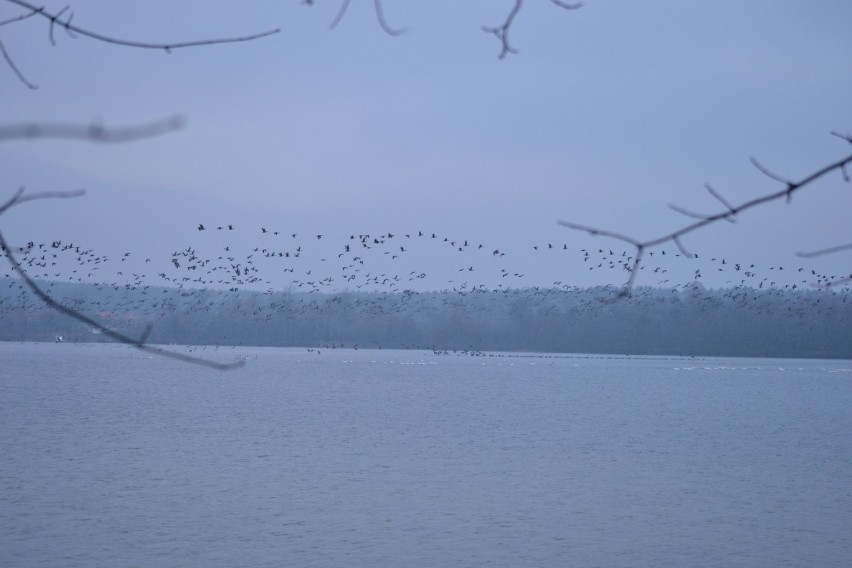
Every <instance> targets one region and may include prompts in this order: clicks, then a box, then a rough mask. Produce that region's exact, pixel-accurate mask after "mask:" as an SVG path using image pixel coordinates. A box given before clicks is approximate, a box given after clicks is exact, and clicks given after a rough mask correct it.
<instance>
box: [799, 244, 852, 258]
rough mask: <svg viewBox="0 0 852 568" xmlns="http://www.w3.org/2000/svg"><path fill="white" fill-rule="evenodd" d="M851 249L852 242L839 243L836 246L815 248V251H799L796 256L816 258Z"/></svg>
mask: <svg viewBox="0 0 852 568" xmlns="http://www.w3.org/2000/svg"><path fill="white" fill-rule="evenodd" d="M849 249H852V243H849V244H848V245H838V246H836V247H829V248H824V249H821V250H815V251H811V252H797V253H796V256H798V257H801V258H814V257H816V256H823V255H826V254H833V253H836V252H841V251H844V250H849Z"/></svg>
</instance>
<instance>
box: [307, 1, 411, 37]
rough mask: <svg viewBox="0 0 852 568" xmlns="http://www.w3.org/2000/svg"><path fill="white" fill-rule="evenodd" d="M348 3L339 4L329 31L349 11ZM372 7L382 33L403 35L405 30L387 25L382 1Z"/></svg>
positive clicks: (309, 4) (308, 4)
mask: <svg viewBox="0 0 852 568" xmlns="http://www.w3.org/2000/svg"><path fill="white" fill-rule="evenodd" d="M349 3H350V0H342V1H341V2H340V8H338V9H337V15H335V16H334V19H333V20H332V21H331V24H329V26H328V27H329V29H332V30H333V29H334V28H336V27H337V26H338V24H340V22H341V21H343V17H344V16H345V15H346V11H347V10H349ZM303 4H306V5H307V6H313V5H314V2H313V0H305V1H304V2H303ZM373 5H374V6H375V9H376V21H377V22H379V27H381V28H382V31H384V32H385V33H386V34H388V35H390V36H394V37H396V36H399V35H402V34H404V33H405V31H406V30H405V28H401V29H398V30H397V29H394V28H392V27H391V26H390V24H388V22H387V20H386V19H385V12H384V8H383V7H382V0H373Z"/></svg>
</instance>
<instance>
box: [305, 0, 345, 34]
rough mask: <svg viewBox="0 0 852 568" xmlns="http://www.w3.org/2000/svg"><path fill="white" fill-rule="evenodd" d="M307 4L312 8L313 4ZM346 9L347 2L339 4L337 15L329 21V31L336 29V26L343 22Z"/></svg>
mask: <svg viewBox="0 0 852 568" xmlns="http://www.w3.org/2000/svg"><path fill="white" fill-rule="evenodd" d="M307 4H308V6H313V2H308V3H307ZM348 9H349V0H343V1H342V2H341V3H340V8H339V9H338V10H337V15H336V16H335V17H334V19H333V20H332V21H331V24H329V26H328V28H329V29H331V30H333V29H334V28H336V27H337V24H339V23H340V22H341V21H342V20H343V16H345V15H346V10H348Z"/></svg>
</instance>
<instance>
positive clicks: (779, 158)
mask: <svg viewBox="0 0 852 568" xmlns="http://www.w3.org/2000/svg"><path fill="white" fill-rule="evenodd" d="M42 3H43V4H45V5H46V6H47V7H48V8H49V9H56V10H59V9H61V8H62V7H63V6H64V5H65V1H64V0H63V2H52V1H48V2H42ZM351 4H352V5H351V6H350V8H349V11H348V13H347V14H346V16H345V18H344V19H343V21H342V22H341V23H340V25H339V26H338V27H337V28H336V29H335V30H329V29H328V28H329V23H330V22H331V21H332V20H333V19H334V17H335V14H336V11H337V8H338V6H339V2H337V1H333V0H317V1H316V2H315V5H314V6H313V7H307V6H304V5H302V2H300V1H298V0H278V1H275V2H272V1H259V2H233V1H232V2H225V1H220V0H210V1H207V2H204V3H190V2H166V1H147V2H131V1H118V0H113V1H111V2H94V1H83V0H80V1H76V2H74V3H73V4H72V9H73V11H74V20H73V21H74V23H75V24H77V25H79V26H82V27H85V28H89V29H91V30H95V31H100V32H102V33H106V34H110V35H113V36H116V37H121V38H127V39H138V40H145V41H153V42H156V41H163V42H173V41H182V40H191V39H204V38H215V37H222V36H229V35H242V34H247V33H253V32H258V31H263V30H266V29H270V28H278V27H280V28H281V32H280V33H279V34H277V35H274V36H272V37H269V38H265V39H261V40H257V41H254V42H250V43H241V44H235V45H223V46H209V47H198V48H190V49H183V50H175V51H173V52H172V53H171V54H166V53H164V52H162V51H156V50H139V49H131V48H126V47H119V46H113V45H107V44H103V43H99V42H96V41H92V40H89V39H86V38H82V37H81V38H78V39H72V38H70V37H68V36H67V35H66V34H65V33H64V32H63V31H61V30H56V31H55V38H56V44H57V45H56V46H55V47H53V46H51V44H50V41H49V36H48V26H47V22H46V21H45V20H43V19H41V18H36V17H33V18H29V19H28V20H26V21H24V22H20V23H16V24H13V25H7V26H4V27H3V28H0V39H2V41H3V44H4V45H5V47H6V49H7V51H8V52H9V55H10V56H11V57H12V58H13V59H14V61H15V63H16V64H17V66H18V67H19V68H20V70H21V71H22V72H23V73H24V74H25V75H26V77H27V78H28V80H30V81H31V82H33V83H35V84H37V85H38V87H39V88H38V89H37V90H30V89H27V88H26V87H25V86H24V85H22V84H21V83H20V82H19V81H18V80H17V79H16V77H15V75H14V73H13V72H12V71H11V70H10V69H9V68H8V67H6V66H5V65H0V86H2V91H0V92H1V93H2V95H0V96H2V99H3V101H2V105H0V122H6V123H8V122H18V121H45V120H47V121H63V122H83V123H86V122H90V121H93V120H96V121H100V122H103V123H105V124H107V125H124V124H129V123H134V122H143V121H146V120H152V119H157V118H162V117H165V116H170V115H174V114H176V113H178V114H182V115H184V116H185V117H186V119H187V126H186V128H184V129H183V130H181V131H180V132H177V133H174V134H170V135H168V136H164V137H161V138H157V139H152V140H147V141H143V142H137V143H133V144H122V145H99V144H89V143H80V142H67V141H39V142H4V143H3V147H2V154H0V167H2V171H3V174H2V177H0V180H2V184H3V185H2V187H0V191H2V192H3V193H6V194H8V193H10V192H12V191H13V190H14V189H15V188H17V187H19V186H20V185H26V186H27V187H28V188H30V189H31V190H33V191H37V190H48V189H50V190H60V189H74V188H77V187H85V188H87V189H88V190H89V193H88V195H87V196H86V197H84V198H82V199H79V200H76V201H75V202H73V203H72V202H70V201H63V202H61V203H59V202H57V203H45V202H39V203H31V204H28V205H27V206H26V208H24V207H23V206H22V207H20V208H18V209H16V210H14V211H11V212H9V213H8V214H7V215H6V216H4V218H3V219H2V227H3V228H4V231H5V233H6V234H7V237H8V238H10V239H12V240H14V241H15V242H16V243H24V242H26V241H28V240H31V239H32V240H36V241H39V240H42V241H44V240H50V239H60V238H63V239H68V240H74V241H76V242H81V243H82V244H83V245H84V246H87V247H91V248H96V249H104V250H105V251H109V252H110V253H111V254H116V253H117V251H119V250H127V251H133V252H134V256H136V255H138V256H151V257H154V261H155V262H154V263H153V264H156V263H157V262H160V261H161V262H165V263H166V264H167V263H168V255H167V252H168V251H170V250H178V249H180V248H185V247H187V246H193V247H198V248H204V247H209V250H210V252H209V253H208V254H210V255H212V254H214V252H215V251H216V250H218V248H217V247H222V246H231V245H233V246H235V247H237V246H239V247H243V248H244V249H245V250H249V249H250V247H251V246H252V245H255V243H256V242H260V241H259V239H260V238H261V237H262V235H261V234H260V227H264V228H269V229H270V230H279V231H280V232H281V233H282V236H283V233H288V234H289V233H290V232H291V231H292V232H296V233H301V234H310V235H315V234H324V235H327V237H326V240H325V241H324V242H328V243H329V244H328V245H327V246H328V247H329V248H328V249H327V250H323V251H319V250H317V253H316V256H315V257H311V258H313V260H311V258H306V259H305V262H306V265H305V266H307V262H309V261H317V262H318V261H319V257H320V256H323V257H326V258H328V257H329V255H332V254H335V251H336V250H337V249H336V248H334V247H337V248H339V246H340V245H341V243H342V240H341V239H343V238H348V234H350V233H361V234H363V233H370V234H375V235H381V234H385V233H387V232H392V233H395V234H398V235H403V234H406V233H408V234H411V235H413V234H415V233H416V232H417V231H423V232H424V233H428V234H429V235H430V236H431V233H432V232H435V233H437V234H438V235H439V237H442V236H449V237H451V238H452V239H456V240H470V241H471V244H473V242H474V241H475V242H476V243H477V244H479V243H484V244H485V249H487V250H488V251H489V252H491V251H493V250H494V249H500V250H504V251H511V253H512V254H511V258H512V264H511V268H509V266H507V267H506V268H507V269H509V270H512V271H519V272H523V273H525V274H526V273H527V272H529V276H528V277H527V279H526V280H523V281H521V280H518V281H517V282H516V283H515V285H520V284H530V285H547V284H549V283H550V282H551V281H552V280H555V279H558V280H561V281H565V282H569V283H572V284H578V285H585V284H591V283H606V282H611V283H613V284H618V283H620V282H622V281H623V279H624V275H623V272H617V271H615V270H610V271H608V272H606V271H597V272H595V271H590V270H588V262H586V263H585V265H584V262H583V261H582V253H581V252H580V251H581V249H584V248H585V249H587V250H591V249H592V248H593V249H594V250H595V251H596V250H598V249H599V248H601V249H607V250H608V249H616V248H617V250H619V251H620V250H622V249H623V248H624V247H623V245H622V244H621V243H617V242H614V241H609V240H605V239H603V238H601V237H597V238H594V239H592V238H591V237H589V236H587V235H584V234H581V233H576V232H572V231H570V230H568V229H565V228H563V227H560V226H558V225H557V221H558V220H560V219H564V220H569V221H575V222H580V223H585V224H589V225H594V226H598V227H601V228H605V229H611V230H616V231H619V232H623V233H627V234H629V235H632V236H634V237H636V238H639V239H645V238H651V237H656V236H660V235H662V234H665V233H667V232H669V231H671V230H673V229H675V228H677V227H678V226H680V225H683V224H685V223H686V222H688V221H689V220H688V219H687V218H685V217H683V216H681V215H678V214H677V213H674V212H672V211H671V210H669V209H668V208H667V204H668V203H676V204H678V205H681V206H683V207H687V208H689V209H693V210H696V211H701V212H716V211H717V210H718V209H719V207H720V204H719V203H718V202H717V201H715V200H714V199H713V198H712V197H711V196H710V195H709V194H708V193H707V192H706V191H705V190H704V189H703V185H704V184H705V183H708V182H709V183H711V184H712V185H713V186H714V187H715V188H716V189H717V190H718V191H719V192H720V193H722V194H723V195H725V196H726V197H727V199H728V200H730V201H732V202H734V203H739V202H742V201H745V200H748V199H750V198H753V197H755V196H757V195H761V194H764V193H768V192H770V191H773V190H776V189H780V186H779V185H778V184H777V183H776V182H773V181H772V180H770V179H768V178H766V177H765V176H763V175H762V174H760V173H759V172H758V171H757V170H756V169H755V168H754V167H753V166H752V165H751V164H750V162H749V156H755V157H756V158H758V159H759V160H760V161H761V162H762V163H763V164H764V165H766V166H767V167H768V168H770V169H772V170H774V171H776V172H778V173H779V174H781V175H784V176H787V177H789V178H792V179H799V178H802V177H804V176H805V175H807V174H809V173H811V172H813V171H815V170H817V169H819V168H820V167H822V166H824V165H827V164H828V163H831V162H832V161H834V160H837V159H839V158H841V157H843V156H844V155H846V154H848V153H850V151H852V147H850V146H849V144H847V143H845V142H844V141H843V140H841V139H839V138H837V137H833V136H831V135H830V134H829V133H830V132H831V131H832V130H834V131H840V132H842V133H848V132H850V131H852V120H851V119H850V117H852V114H850V110H852V103H850V101H852V74H850V69H851V68H850V60H849V55H850V53H852V36H850V24H852V2H849V1H848V0H822V1H814V2H801V1H795V2H794V1H792V0H789V1H788V0H750V1H748V2H742V1H733V0H722V1H716V2H687V1H683V0H651V1H647V2H637V1H635V0H589V2H587V3H586V5H585V6H584V7H583V8H582V9H580V10H574V11H565V10H562V9H560V8H558V7H557V6H555V5H553V4H552V3H551V2H550V1H547V0H527V2H526V3H525V5H524V7H523V10H522V11H521V12H520V14H519V15H518V16H517V18H516V20H515V22H514V25H513V27H512V29H511V32H510V34H511V35H510V40H511V43H512V45H513V46H514V47H516V48H517V49H518V50H519V53H518V54H517V55H509V56H508V57H506V58H505V59H503V60H500V59H498V57H497V56H498V54H499V53H500V44H499V42H498V40H497V39H496V38H495V37H494V36H492V35H489V34H486V33H484V32H483V31H482V30H481V26H483V25H497V24H499V23H501V22H502V21H503V20H504V19H505V17H506V15H507V14H508V13H509V10H510V9H511V7H512V6H513V4H514V3H513V2H512V1H510V0H499V1H498V0H476V1H474V0H469V1H465V2H459V1H456V0H440V1H439V0H430V1H429V2H412V1H402V0H384V12H385V16H386V17H387V20H388V22H389V23H390V24H391V25H393V26H396V27H400V28H402V27H404V28H406V30H407V31H406V32H405V33H404V34H403V35H401V36H399V37H390V36H388V35H387V34H385V33H384V32H382V30H381V29H380V27H379V25H378V24H377V22H376V18H375V13H374V11H373V2H371V1H366V0H355V1H353V2H352V3H351ZM202 6H203V8H201V7H202ZM20 13H23V12H22V11H21V10H20V9H18V8H16V7H14V6H12V5H10V4H7V3H6V2H0V20H4V19H6V18H9V17H13V16H15V15H17V14H20ZM850 211H852V186H850V185H849V184H844V183H843V182H842V179H841V176H840V175H839V174H836V175H832V176H830V177H829V178H826V179H825V180H823V181H821V182H819V183H817V184H815V185H813V186H812V187H808V188H806V189H804V190H803V191H802V192H801V194H800V195H797V196H796V198H794V200H793V202H792V203H791V204H784V203H775V204H770V205H768V206H766V207H763V208H761V209H760V210H755V211H753V212H747V213H745V214H743V215H742V216H741V218H740V219H739V220H738V222H737V223H736V224H735V225H731V224H728V223H722V224H720V225H718V226H717V227H713V228H711V229H709V230H707V231H703V232H702V233H700V234H695V235H694V236H690V237H687V238H686V239H684V244H685V245H686V246H687V247H688V248H689V249H691V250H692V251H694V252H697V253H699V257H700V259H699V260H697V261H694V262H695V264H694V266H695V267H696V269H702V268H703V269H704V270H705V273H707V272H709V271H711V270H712V267H711V266H710V265H708V264H706V262H709V260H708V259H709V258H711V257H712V258H721V257H723V256H725V257H728V258H731V259H732V260H737V261H739V262H743V263H755V264H757V265H759V266H763V267H769V266H776V265H778V266H780V265H784V266H788V267H794V266H796V267H802V266H804V267H807V268H808V270H810V269H811V267H816V268H818V269H819V270H822V271H829V272H832V273H835V274H844V273H846V274H848V273H849V272H850V271H852V257H850V254H849V253H846V254H845V255H843V254H840V255H835V256H833V257H830V258H828V257H823V258H821V259H818V260H815V261H803V260H802V259H799V258H796V257H795V256H794V253H795V252H796V251H801V250H814V249H820V248H824V247H828V246H832V245H838V244H844V243H847V242H852V230H850V228H849V227H850V223H849V221H848V218H849V212H850ZM199 223H203V224H205V225H206V226H207V228H208V229H209V230H210V231H211V232H209V233H202V232H200V231H198V230H197V225H198V224H199ZM228 223H231V224H234V225H236V226H237V227H238V228H239V229H240V231H234V232H233V233H232V234H230V235H227V239H226V238H225V236H224V235H222V234H221V233H220V234H219V235H214V234H213V233H215V228H214V227H216V226H221V225H227V224H228ZM238 232H239V235H238V234H237V233H238ZM403 238H404V237H403ZM228 239H230V240H228ZM330 240H332V241H334V242H330ZM548 243H550V244H553V245H555V247H558V248H559V249H560V250H565V249H564V247H565V246H567V247H569V250H571V251H573V253H572V254H573V255H572V256H570V258H569V255H568V254H565V255H563V256H561V257H557V256H550V257H544V256H541V255H540V256H536V254H537V253H539V252H541V251H540V250H536V249H534V248H533V247H535V246H541V247H546V246H547V244H548ZM266 244H270V243H269V241H267V242H265V243H263V242H261V245H266ZM314 244H316V243H314ZM402 245H403V244H401V246H402ZM255 246H256V245H255ZM274 246H278V245H274ZM280 246H281V247H284V246H289V244H288V245H285V244H283V243H281V245H280ZM317 246H319V245H317ZM394 246H396V245H394ZM270 248H272V247H271V246H270ZM397 248H398V247H397ZM412 250H416V251H417V252H416V254H417V255H418V256H417V257H416V258H415V257H413V256H412V257H411V258H409V259H408V260H407V262H408V263H409V264H407V265H406V268H408V267H412V270H421V269H422V270H423V271H429V272H431V273H436V274H437V273H440V272H441V271H442V270H443V271H444V272H445V273H447V274H452V273H453V272H455V271H457V270H459V269H460V268H461V267H463V266H467V265H471V266H472V265H474V263H475V262H476V261H478V260H477V259H479V260H481V262H482V263H483V264H482V266H483V267H484V266H485V265H486V258H485V257H484V256H483V257H482V258H479V257H473V256H468V257H464V258H462V257H451V256H447V254H445V252H443V251H442V252H437V249H435V248H428V247H425V246H424V247H420V248H419V249H418V248H416V247H415V248H414V249H412V247H411V246H409V248H408V251H412ZM669 250H670V251H674V250H675V249H674V248H673V247H669ZM158 255H159V256H158ZM307 256H308V255H306V257H307ZM492 256H493V255H492ZM385 260H387V259H385ZM494 260H495V259H493V258H491V257H489V258H488V259H487V261H489V262H490V261H494ZM506 262H509V261H508V259H506ZM385 266H389V267H390V268H387V270H392V269H393V266H392V265H385ZM489 266H490V265H489ZM476 268H477V269H479V268H480V267H479V265H477V266H476ZM497 268H498V267H497V266H496V265H494V266H490V268H489V269H490V270H492V272H491V273H490V274H491V276H485V275H484V273H482V274H483V276H482V277H481V279H482V281H483V282H485V283H487V284H489V285H493V284H494V283H495V282H500V280H499V279H495V274H497V273H496V272H494V271H495V270H497ZM500 268H502V266H501V267H500ZM693 270H694V269H693V265H690V266H689V269H688V270H686V271H685V272H684V274H691V273H692V271H693ZM406 273H407V270H406ZM479 274H480V273H479V272H478V273H477V276H478V275H479ZM729 276H731V275H727V276H725V277H724V278H723V280H726V281H727V280H731V279H732V278H733V277H732V276H731V277H729ZM441 278H445V277H444V276H442V277H441ZM658 281H660V279H658V278H655V277H651V276H648V277H645V276H643V277H642V278H640V281H639V283H640V284H657V283H658ZM432 287H441V286H440V284H439V283H437V282H435V283H433V284H432Z"/></svg>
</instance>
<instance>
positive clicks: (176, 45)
mask: <svg viewBox="0 0 852 568" xmlns="http://www.w3.org/2000/svg"><path fill="white" fill-rule="evenodd" d="M6 2H9V3H11V4H15V5H17V6H20V7H22V8H24V9H26V10H29V11H30V12H32V14H33V15H39V16H42V17H43V18H46V19H47V20H49V21H50V25H51V28H52V27H53V26H59V27H60V28H64V29H65V30H67V31H69V32H74V33H76V34H79V35H82V36H86V37H88V38H91V39H94V40H98V41H102V42H104V43H111V44H115V45H123V46H127V47H137V48H141V49H162V50H165V51H171V50H172V49H181V48H185V47H197V46H201V45H215V44H220V43H237V42H243V41H251V40H255V39H260V38H262V37H266V36H270V35H273V34H277V33H278V32H280V31H281V29H280V28H275V29H272V30H267V31H264V32H260V33H255V34H250V35H244V36H234V37H225V38H216V39H202V40H195V41H181V42H170V43H153V42H147V41H134V40H127V39H121V38H116V37H112V36H108V35H105V34H102V33H99V32H94V31H91V30H87V29H85V28H81V27H80V26H77V25H75V24H72V23H71V19H72V18H73V14H69V16H68V17H67V18H65V19H64V20H62V19H60V18H61V17H62V16H63V15H64V14H65V12H66V11H68V9H69V7H68V6H66V7H65V8H63V9H62V10H60V11H59V12H56V13H50V12H48V11H47V10H45V9H44V7H40V6H36V5H34V4H30V3H29V2H25V1H24V0H6Z"/></svg>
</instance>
